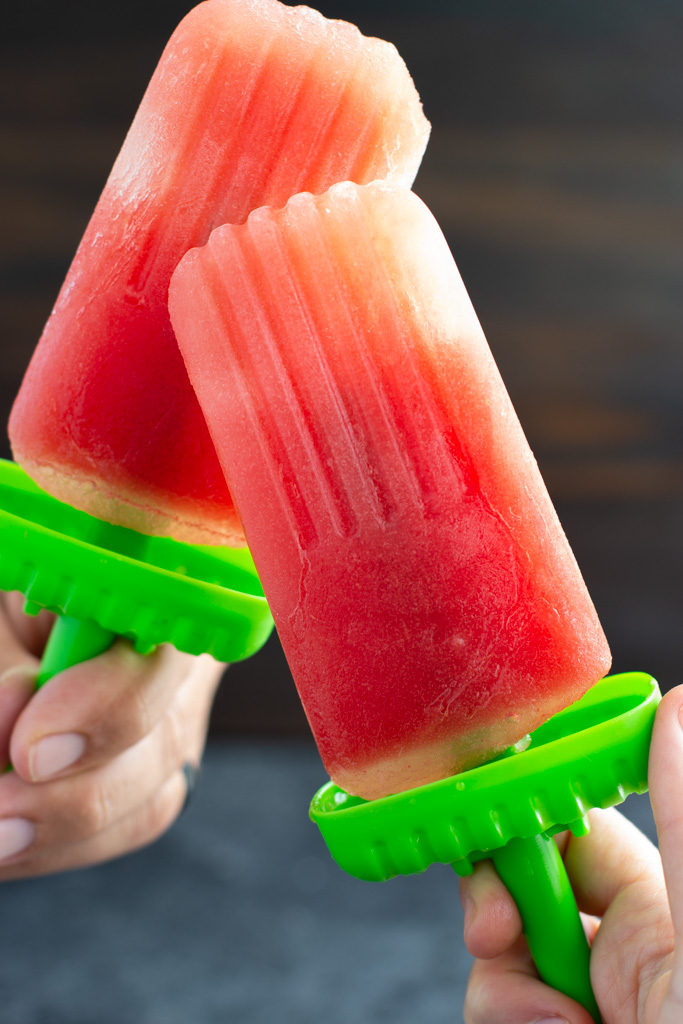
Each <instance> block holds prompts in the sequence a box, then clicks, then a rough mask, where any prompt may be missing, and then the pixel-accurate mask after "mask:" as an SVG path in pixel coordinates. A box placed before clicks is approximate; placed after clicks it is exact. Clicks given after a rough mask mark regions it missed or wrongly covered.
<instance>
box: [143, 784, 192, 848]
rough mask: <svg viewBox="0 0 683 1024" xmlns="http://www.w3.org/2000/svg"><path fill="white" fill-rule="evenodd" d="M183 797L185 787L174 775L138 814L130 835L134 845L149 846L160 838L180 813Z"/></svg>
mask: <svg viewBox="0 0 683 1024" xmlns="http://www.w3.org/2000/svg"><path fill="white" fill-rule="evenodd" d="M183 799H184V797H183V787H182V786H181V785H178V780H177V779H176V777H175V776H174V777H173V779H172V780H169V782H167V783H166V785H164V786H162V787H161V789H159V790H157V792H156V793H155V794H154V795H153V796H152V797H151V798H150V799H149V800H148V801H147V803H146V804H145V806H144V807H143V808H141V810H140V813H139V814H138V815H136V819H135V823H134V825H133V829H134V832H133V835H132V836H131V837H130V838H131V841H132V843H133V845H134V846H136V847H141V846H147V845H149V844H150V843H154V842H156V840H157V839H160V838H161V836H162V835H164V833H165V832H167V831H168V830H169V829H170V828H171V826H172V825H173V823H174V822H175V820H176V818H177V817H178V815H179V814H180V811H181V809H182V806H183Z"/></svg>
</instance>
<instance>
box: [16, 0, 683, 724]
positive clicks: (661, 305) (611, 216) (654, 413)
mask: <svg viewBox="0 0 683 1024" xmlns="http://www.w3.org/2000/svg"><path fill="white" fill-rule="evenodd" d="M190 6H191V4H190V3H188V2H181V0H165V2H163V3H162V2H160V0H159V2H144V0H143V2H140V0H138V2H136V3H133V2H131V0H120V2H119V3H117V4H116V5H112V6H111V7H109V6H108V5H104V6H100V5H96V4H93V3H91V2H90V0H82V2H79V0H63V2H61V3H59V4H55V3H54V2H50V3H47V2H41V0H38V2H36V0H34V2H32V3H31V4H30V5H24V6H22V7H19V8H16V9H15V10H14V15H13V21H12V23H11V24H9V23H7V22H6V23H5V25H4V27H3V38H2V41H0V46H1V47H2V53H1V54H0V57H1V59H0V331H1V335H0V337H1V358H0V403H1V406H2V415H3V416H5V417H6V415H7V413H8V412H9V407H10V404H11V401H12V398H13V396H14V394H15V393H16V390H17V388H18V386H19V382H20V380H21V376H22V373H23V370H24V368H25V366H26V363H27V361H28V359H29V356H30V353H31V350H32V348H33V346H34V344H35V342H36V340H37V338H38V336H39V334H40V331H41V328H42V324H43V322H44V321H45V319H46V317H47V315H48V314H49V311H50V308H51V305H52V303H53V301H54V298H55V296H56V293H57V290H58V288H59V285H60V282H61V279H62V278H63V276H64V274H65V272H66V269H67V267H68V264H69V262H70V259H71V257H72V255H73V252H74V250H75V248H76V245H77V243H78V240H79V238H80V235H81V233H82V231H83V229H84V227H85V225H86V223H87V219H88V217H89V214H90V212H91V210H92V207H93V205H94V203H95V201H96V199H97V196H98V194H99V192H100V189H101V187H102V185H103V183H104V180H105V178H106V175H107V173H108V170H109V168H110V166H111V163H112V161H113V159H114V157H115V155H116V152H117V150H118V148H119V146H120V144H121V141H122V139H123V136H124V134H125V131H126V128H127V126H128V124H129V123H130V120H131V118H132V116H133V114H134V111H135V108H136V105H137V103H138V101H139V99H140V96H141V94H142V92H143V90H144V87H145V84H146V81H147V79H148V78H149V75H150V74H151V72H152V70H153V67H154V65H155V63H156V60H157V59H158V56H159V54H160V52H161V49H162V47H163V44H164V42H165V40H166V38H167V37H168V35H170V33H171V31H172V30H173V28H174V26H175V24H176V23H177V21H178V20H179V19H180V18H181V17H182V16H183V14H185V13H186V11H187V10H188V9H189V7H190ZM322 10H323V12H324V13H325V14H327V15H329V16H337V17H348V18H350V19H351V20H355V21H356V22H357V23H358V24H359V25H360V26H361V28H362V29H363V31H365V32H366V33H369V34H374V35H380V36H383V37H385V38H388V39H391V40H392V41H393V42H395V43H396V45H397V46H398V48H399V50H400V52H401V53H402V55H403V57H404V58H405V60H406V63H407V64H408V67H409V68H410V70H411V72H412V74H413V77H414V79H415V81H416V84H417V87H418V89H419V90H420V92H421V94H422V97H423V102H424V107H425V111H426V113H427V116H428V117H429V118H430V120H431V121H432V123H433V134H432V140H431V142H430V145H429V149H428V151H427V156H426V158H425V161H424V164H423V168H422V170H421V172H420V175H419V177H418V181H417V184H416V191H417V192H418V193H419V194H420V195H421V196H422V197H423V198H424V199H425V200H426V202H427V203H428V204H429V206H430V207H431V208H432V210H433V211H434V213H435V215H436V216H437V218H438V219H439V221H440V223H441V224H442V226H443V228H444V231H445V232H446V235H447V237H448V239H449V242H450V244H451V247H452V250H453V252H454V255H455V258H456V260H457V262H458V265H459V267H460V270H461V273H462V275H463V277H464V279H465V283H466V284H467V286H468V288H469V291H470V294H471V296H472V299H473V301H474V305H475V307H476V309H477V311H478V313H479V316H480V319H481V321H482V323H483V325H484V329H485V331H486V333H487V336H488V338H489V342H490V344H491V347H492V349H493V351H494V354H495V356H496V358H497V360H498V362H499V365H500V367H501V370H502V373H503V376H504V378H505V380H506V382H507V385H508V388H509V390H510V393H511V395H512V398H513V401H514V403H515V405H516V407H517V410H518V413H519V415H520V418H521V420H522V423H523V425H524V427H525V429H526V431H527V434H528V437H529V440H530V442H531V445H532V448H533V449H534V451H535V453H536V455H537V457H538V460H539V463H540V465H541V469H542V471H543V473H544V476H545V478H546V481H547V483H548V487H549V489H550V492H551V495H552V497H553V499H554V500H555V503H556V505H557V508H558V511H559V513H560V517H561V519H562V521H563V523H564V525H565V528H566V530H567V533H568V535H569V539H570V541H571V543H572V545H573V547H574V549H575V552H576V554H577V557H578V560H579V563H580V565H581V567H582V569H583V571H584V575H585V577H586V580H587V582H588V585H589V587H590V589H591V592H592V594H593V597H594V600H595V603H596V605H597V608H598V612H599V614H600V616H601V618H602V620H603V623H604V626H605V629H606V632H607V634H608V637H609V639H610V642H611V645H612V649H613V653H614V668H615V670H627V669H644V670H648V671H651V672H652V673H653V674H655V675H657V676H658V677H659V678H660V680H661V682H662V684H663V685H664V686H665V687H669V686H671V685H674V684H675V683H677V682H679V681H681V680H683V674H682V673H681V664H682V661H683V658H682V655H683V583H682V580H683V402H682V400H681V393H682V390H683V344H682V342H681V333H682V331H683V288H682V277H683V61H681V56H680V55H681V52H682V44H683V6H681V4H680V3H679V2H678V0H650V2H649V3H647V4H644V3H642V0H601V2H600V3H598V4H596V3H595V0H573V2H568V0H556V2H554V3H553V4H545V3H536V2H534V3H532V2H529V0H518V2H516V3H509V2H504V0H498V2H496V0H462V2H458V0H441V2H430V0H413V2H410V0H403V2H402V3H401V2H398V0H392V2H382V0H365V2H361V0H358V2H355V3H354V2H350V0H347V2H343V0H337V2H334V0H330V2H329V3H325V4H324V5H323V6H322ZM2 454H3V455H7V454H8V449H7V446H6V443H4V448H3V450H2ZM305 728H306V726H305V720H304V718H303V714H302V712H301V709H300V707H299V705H298V701H297V698H296V694H295V690H294V687H293V684H292V682H291V679H290V677H289V674H288V671H287V667H286V664H285V662H284V659H283V657H282V654H281V652H280V649H279V646H278V644H277V641H276V640H275V639H274V640H272V641H271V642H270V643H269V645H268V646H267V647H266V648H265V650H264V651H262V652H261V653H260V654H259V655H257V656H256V657H255V658H253V659H252V660H251V661H250V662H248V663H245V664H242V665H239V666H234V667H232V668H231V669H230V671H229V673H228V676H227V678H226V681H225V684H224V686H223V687H222V690H221V693H220V696H219V700H218V703H217V706H216V709H215V714H214V730H215V731H263V732H296V731H300V730H305Z"/></svg>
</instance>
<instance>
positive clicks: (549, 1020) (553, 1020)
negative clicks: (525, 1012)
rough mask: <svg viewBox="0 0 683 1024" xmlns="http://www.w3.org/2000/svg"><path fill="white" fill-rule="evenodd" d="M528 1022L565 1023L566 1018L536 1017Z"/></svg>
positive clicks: (534, 1023)
mask: <svg viewBox="0 0 683 1024" xmlns="http://www.w3.org/2000/svg"><path fill="white" fill-rule="evenodd" d="M529 1024H567V1020H566V1018H564V1017H536V1018H535V1019H534V1020H530V1021H529Z"/></svg>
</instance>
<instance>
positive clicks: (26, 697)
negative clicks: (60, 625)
mask: <svg viewBox="0 0 683 1024" xmlns="http://www.w3.org/2000/svg"><path fill="white" fill-rule="evenodd" d="M10 596H11V595H8V594H0V770H2V769H3V768H5V767H6V766H7V763H8V760H9V743H10V736H11V734H12V730H13V728H14V725H15V722H16V721H17V719H18V717H19V715H20V714H21V711H22V709H23V708H24V707H25V706H26V705H27V704H28V702H29V701H30V699H31V696H32V695H33V691H34V690H35V685H36V673H37V671H38V661H37V660H36V658H34V657H33V656H32V655H30V654H29V653H28V651H27V650H26V649H25V648H24V647H23V646H22V645H21V643H20V642H19V640H18V639H17V636H16V634H15V631H14V629H13V628H12V625H11V623H10V621H9V618H8V613H7V610H6V607H7V606H6V601H7V599H8V598H9V597H10Z"/></svg>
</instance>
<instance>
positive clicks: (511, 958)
mask: <svg viewBox="0 0 683 1024" xmlns="http://www.w3.org/2000/svg"><path fill="white" fill-rule="evenodd" d="M553 1018H554V1019H555V1020H556V1022H557V1024H561V1022H567V1024H594V1022H593V1018H592V1017H591V1016H590V1014H589V1013H588V1012H587V1011H586V1010H584V1009H583V1007H581V1006H579V1005H578V1004H577V1003H575V1002H574V1001H573V1000H572V999H569V998H568V996H565V995H562V993H560V992H556V991H555V990H554V989H551V988H548V986H547V985H544V984H543V982H541V981H539V979H538V975H537V974H536V969H535V967H534V965H533V962H532V960H531V956H530V954H529V951H528V949H527V946H526V943H525V942H524V939H522V938H518V939H517V940H516V942H515V943H514V944H513V946H512V947H511V948H510V949H508V950H507V951H506V952H505V953H502V954H501V955H500V956H498V957H496V958H495V959H492V960H477V961H476V962H475V964H474V967H473V968H472V972H471V974H470V979H469V984H468V986H467V993H466V995H465V1024H531V1022H532V1021H537V1022H538V1024H541V1022H543V1021H546V1020H547V1021H548V1024H550V1020H551V1019H553Z"/></svg>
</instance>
